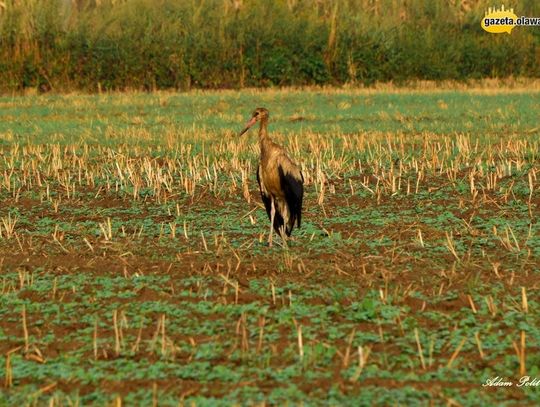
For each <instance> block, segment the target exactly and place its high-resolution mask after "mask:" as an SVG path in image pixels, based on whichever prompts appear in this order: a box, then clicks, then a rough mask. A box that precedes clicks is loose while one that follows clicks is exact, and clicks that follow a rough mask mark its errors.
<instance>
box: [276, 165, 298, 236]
mask: <svg viewBox="0 0 540 407" xmlns="http://www.w3.org/2000/svg"><path fill="white" fill-rule="evenodd" d="M278 171H279V178H280V182H281V188H282V189H283V192H284V194H285V200H286V201H287V206H288V207H289V212H290V216H291V222H290V224H289V225H287V235H290V234H291V232H292V228H293V226H294V223H295V222H296V224H297V225H298V227H300V225H301V222H302V199H303V198H304V177H303V176H302V173H300V177H298V176H295V175H293V174H291V173H290V172H285V171H284V170H283V167H282V166H281V165H280V166H278Z"/></svg>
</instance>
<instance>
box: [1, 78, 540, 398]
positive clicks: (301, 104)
mask: <svg viewBox="0 0 540 407" xmlns="http://www.w3.org/2000/svg"><path fill="white" fill-rule="evenodd" d="M539 96H540V94H539V90H538V87H537V86H535V87H532V89H531V90H528V89H526V88H521V87H515V88H502V89H495V90H493V89H490V88H489V87H483V88H478V89H466V88H463V89H457V90H451V89H409V90H406V89H405V90H396V89H393V88H391V87H388V88H383V89H379V90H374V89H372V90H346V89H345V90H329V89H306V90H294V89H284V90H267V91H255V90H252V91H250V90H246V91H242V92H234V91H220V92H219V91H216V92H202V91H199V92H195V91H194V92H189V93H184V94H176V93H167V92H161V93H150V94H144V93H132V94H120V93H119V94H104V95H94V96H86V95H76V94H74V95H66V96H16V97H0V199H1V202H2V205H1V207H0V380H1V381H0V392H1V394H2V398H1V399H0V405H2V406H3V405H6V406H7V405H27V404H29V405H45V404H46V405H50V406H53V405H54V406H58V405H89V404H96V405H105V404H107V403H114V404H115V405H122V404H123V405H141V404H144V405H152V404H153V405H179V404H180V405H181V404H183V403H185V404H186V405H197V406H214V405H231V404H235V403H238V404H261V405H262V404H267V405H268V404H269V405H283V404H285V402H289V403H290V404H300V403H303V405H306V406H310V405H328V404H330V405H351V406H353V405H354V406H358V405H373V404H380V405H418V404H419V405H429V404H430V403H433V404H435V405H442V404H446V405H466V406H467V405H470V406H473V405H479V404H484V405H493V404H494V403H501V404H503V403H505V404H506V405H532V404H535V403H540V386H521V387H518V386H517V385H514V386H511V387H497V386H494V387H485V386H483V385H482V384H484V383H485V382H486V380H488V379H489V378H495V377H500V378H502V379H503V380H506V381H508V380H511V381H514V382H515V383H517V382H518V380H519V378H521V377H523V376H530V378H531V380H532V379H533V378H538V379H540V302H539V300H538V292H539V288H540V226H539V224H538V215H539V205H540V195H539V187H540V179H539V178H540V161H539V160H540V127H539V122H538V117H539V115H540V104H539V103H538V101H539ZM258 106H264V107H267V108H268V109H269V110H270V114H271V116H270V134H271V135H273V136H274V138H275V140H276V141H278V142H280V143H282V144H283V145H285V146H286V147H287V148H288V150H289V152H290V155H291V156H292V157H294V159H295V160H296V161H297V162H298V163H299V164H300V165H301V167H302V171H303V174H304V178H305V190H306V196H305V202H304V215H303V225H302V228H301V229H300V230H296V231H295V232H294V235H293V239H292V240H291V241H289V244H288V248H285V247H282V246H281V245H280V244H275V245H274V246H273V247H271V248H270V247H268V245H267V243H266V238H267V232H268V220H267V216H266V213H265V211H264V209H263V207H262V204H261V202H260V197H259V192H258V187H257V182H256V179H255V168H256V165H257V160H258V144H257V135H256V131H255V130H252V131H251V132H249V133H247V134H245V135H244V136H242V138H238V137H237V136H236V134H237V132H238V131H239V130H241V128H242V126H243V124H244V123H245V122H246V120H247V119H248V118H249V114H250V112H251V111H252V110H253V109H254V108H255V107H258ZM274 242H276V243H279V239H277V238H276V239H274ZM381 389H383V390H381Z"/></svg>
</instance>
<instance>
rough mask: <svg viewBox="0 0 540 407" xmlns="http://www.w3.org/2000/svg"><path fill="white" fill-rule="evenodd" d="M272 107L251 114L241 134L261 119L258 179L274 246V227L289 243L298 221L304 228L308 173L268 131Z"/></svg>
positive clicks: (269, 238)
mask: <svg viewBox="0 0 540 407" xmlns="http://www.w3.org/2000/svg"><path fill="white" fill-rule="evenodd" d="M269 117H270V113H269V112H268V109H266V108H264V107H259V108H257V109H255V110H254V111H253V113H252V115H251V119H250V120H249V121H248V122H247V124H246V126H245V128H244V129H243V130H242V131H241V132H240V134H239V136H242V135H243V134H244V133H246V132H247V131H248V130H249V129H250V128H251V127H252V126H253V125H254V124H255V123H257V122H259V146H260V149H261V155H260V161H259V165H258V168H257V182H258V184H259V189H260V192H261V198H262V201H263V203H264V207H265V209H266V213H267V214H268V218H269V219H270V233H269V235H268V245H269V246H272V236H273V233H272V229H273V230H275V231H276V233H277V234H278V235H279V236H280V237H281V238H282V240H283V241H284V242H285V244H286V239H287V237H289V236H291V233H292V231H293V228H294V225H295V224H296V225H297V226H298V228H300V225H301V221H302V199H303V197H304V177H303V176H302V172H301V171H300V168H299V167H298V165H297V164H295V163H294V161H293V160H291V158H290V157H289V156H288V154H287V152H286V151H285V149H284V148H283V147H281V146H280V145H278V144H276V143H274V142H273V141H272V139H271V138H270V136H269V135H268V118H269Z"/></svg>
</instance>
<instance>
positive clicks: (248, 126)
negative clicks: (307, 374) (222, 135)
mask: <svg viewBox="0 0 540 407" xmlns="http://www.w3.org/2000/svg"><path fill="white" fill-rule="evenodd" d="M255 123H257V118H256V117H255V116H253V117H252V118H251V120H250V121H249V122H247V123H246V127H244V130H242V131H241V132H240V134H239V135H238V136H241V135H242V134H244V133H245V132H246V131H248V130H249V128H250V127H251V126H253V125H254V124H255Z"/></svg>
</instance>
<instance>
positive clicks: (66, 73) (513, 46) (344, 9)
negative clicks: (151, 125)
mask: <svg viewBox="0 0 540 407" xmlns="http://www.w3.org/2000/svg"><path fill="white" fill-rule="evenodd" d="M454 3H455V5H452V4H449V3H448V2H446V1H443V0H437V1H433V2H424V1H416V0H410V1H406V2H396V1H391V0H377V1H367V0H354V1H349V2H333V1H330V0H325V1H320V0H294V1H291V0H289V1H284V0H280V1H261V0H252V1H235V2H232V1H230V0H202V1H197V2H188V1H182V2H178V1H173V0H128V1H113V0H108V1H100V2H94V1H90V0H82V1H77V2H69V1H61V0H49V1H38V0H29V1H26V2H15V1H7V2H6V7H5V8H4V9H2V10H1V12H0V83H1V85H0V91H12V90H21V89H24V88H28V87H34V88H37V89H38V90H41V91H46V90H50V89H53V90H73V89H81V90H89V91H95V90H99V89H146V90H151V89H163V88H176V89H189V88H192V87H195V88H222V87H244V86H273V85H313V84H317V85H322V84H342V83H364V84H369V83H373V82H375V81H389V80H393V81H398V82H400V81H405V80H409V79H431V80H443V79H457V80H467V79H477V78H485V77H507V76H530V77H537V76H538V75H539V74H540V71H539V69H540V68H539V66H540V65H539V64H538V54H537V53H535V49H536V47H537V46H538V43H539V38H540V37H539V35H538V34H537V31H536V30H534V29H531V28H526V27H523V28H517V29H515V30H514V31H513V32H512V34H511V35H499V36H497V35H492V34H488V33H486V32H484V31H483V30H482V29H481V27H480V19H481V17H482V16H483V15H484V12H485V10H486V9H487V7H488V6H491V3H489V2H484V1H479V2H476V4H474V5H472V6H470V5H468V6H462V5H461V4H460V2H454ZM515 9H516V11H517V12H518V13H519V14H520V15H530V16H537V15H540V7H539V6H538V4H537V3H533V2H529V3H528V4H525V3H524V4H521V5H519V4H518V5H515Z"/></svg>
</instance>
